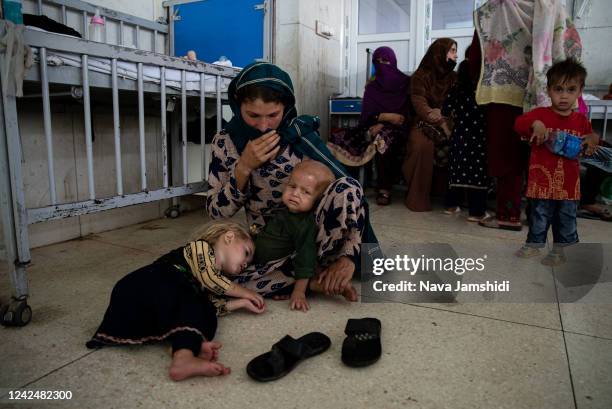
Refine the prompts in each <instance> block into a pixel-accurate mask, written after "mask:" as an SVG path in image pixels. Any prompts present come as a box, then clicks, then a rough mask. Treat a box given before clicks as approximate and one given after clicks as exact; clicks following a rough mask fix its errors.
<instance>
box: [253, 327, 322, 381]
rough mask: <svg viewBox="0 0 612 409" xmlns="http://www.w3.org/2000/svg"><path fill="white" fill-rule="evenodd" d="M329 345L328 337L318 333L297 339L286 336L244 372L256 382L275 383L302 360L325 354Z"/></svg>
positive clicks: (254, 360)
mask: <svg viewBox="0 0 612 409" xmlns="http://www.w3.org/2000/svg"><path fill="white" fill-rule="evenodd" d="M330 345H331V340H330V339H329V337H328V336H327V335H325V334H322V333H320V332H311V333H310V334H306V335H304V336H303V337H300V338H298V339H295V338H293V337H291V336H289V335H286V336H285V337H284V338H282V339H281V340H280V341H278V342H277V343H276V344H274V345H273V346H272V349H271V350H270V352H266V353H265V354H262V355H259V356H257V357H255V358H253V359H252V360H251V362H249V364H248V365H247V368H246V371H247V374H249V376H250V377H251V378H253V379H255V380H256V381H259V382H269V381H275V380H277V379H280V378H282V377H283V376H285V375H287V374H288V373H289V372H291V371H292V370H293V368H295V367H296V366H297V364H299V363H300V362H302V361H303V360H305V359H308V358H311V357H313V356H315V355H319V354H321V353H323V352H325V351H326V350H327V349H328V348H329V346H330Z"/></svg>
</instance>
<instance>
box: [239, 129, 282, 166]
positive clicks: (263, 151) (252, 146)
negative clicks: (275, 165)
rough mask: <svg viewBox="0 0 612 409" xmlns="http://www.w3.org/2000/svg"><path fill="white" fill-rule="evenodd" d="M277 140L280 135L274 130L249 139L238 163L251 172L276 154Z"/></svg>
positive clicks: (277, 149)
mask: <svg viewBox="0 0 612 409" xmlns="http://www.w3.org/2000/svg"><path fill="white" fill-rule="evenodd" d="M279 142H280V135H279V134H277V133H276V131H275V130H272V131H270V132H268V133H265V134H263V135H262V136H260V137H259V138H257V139H254V140H252V141H249V142H248V143H247V145H246V147H245V148H244V151H242V155H240V160H239V161H238V165H239V166H241V167H242V168H243V169H244V170H245V171H246V172H247V173H251V172H252V171H253V170H255V169H258V168H259V167H260V166H261V165H263V164H264V163H266V162H267V161H269V160H270V159H271V158H274V157H275V156H276V155H277V154H278V151H279V149H280V145H279Z"/></svg>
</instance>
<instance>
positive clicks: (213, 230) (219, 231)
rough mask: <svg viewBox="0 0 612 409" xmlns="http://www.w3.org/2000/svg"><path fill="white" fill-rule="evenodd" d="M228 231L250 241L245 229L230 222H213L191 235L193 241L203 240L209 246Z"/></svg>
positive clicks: (238, 224)
mask: <svg viewBox="0 0 612 409" xmlns="http://www.w3.org/2000/svg"><path fill="white" fill-rule="evenodd" d="M228 231H231V232H234V234H236V236H237V237H238V238H240V239H242V240H246V241H250V240H251V235H250V234H249V231H248V230H247V228H246V227H244V226H243V225H242V224H240V223H236V222H233V221H231V220H214V221H211V222H208V223H206V224H205V225H204V226H202V227H201V228H200V229H198V230H197V231H196V232H195V234H194V235H193V240H204V241H205V242H207V243H209V244H211V245H212V244H214V243H216V242H217V240H219V237H221V236H223V235H224V234H225V233H227V232H228Z"/></svg>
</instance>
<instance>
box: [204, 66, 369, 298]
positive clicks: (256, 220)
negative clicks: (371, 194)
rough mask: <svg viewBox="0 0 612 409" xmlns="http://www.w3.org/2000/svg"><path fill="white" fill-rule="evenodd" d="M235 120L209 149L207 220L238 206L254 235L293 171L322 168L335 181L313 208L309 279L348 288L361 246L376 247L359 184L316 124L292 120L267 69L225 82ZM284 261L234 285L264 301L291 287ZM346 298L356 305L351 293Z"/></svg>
mask: <svg viewBox="0 0 612 409" xmlns="http://www.w3.org/2000/svg"><path fill="white" fill-rule="evenodd" d="M228 94H229V99H230V106H231V108H232V112H233V114H234V116H233V118H232V120H231V121H230V122H229V124H228V126H227V127H226V129H225V130H223V131H221V132H220V133H219V134H217V135H216V136H215V138H214V139H213V143H212V161H211V164H210V171H209V176H208V183H209V185H210V187H209V190H208V196H207V199H206V209H207V211H208V215H209V216H210V217H211V218H213V219H219V218H226V217H231V216H233V215H234V214H235V213H236V212H237V211H238V210H240V209H242V208H244V209H245V211H246V217H247V221H248V224H249V226H250V227H251V231H253V232H256V231H259V230H260V229H261V228H262V227H263V226H265V225H266V223H267V222H268V221H269V220H270V219H271V218H272V217H273V215H274V214H275V212H278V211H280V210H281V209H282V206H283V205H282V200H281V198H282V192H283V188H284V186H285V184H286V183H287V180H288V179H289V175H290V174H291V172H292V170H293V168H294V167H295V166H296V165H297V164H298V163H300V162H302V161H303V160H305V159H308V158H309V159H313V160H317V161H319V162H322V163H324V164H325V165H326V166H328V167H329V168H330V170H331V171H332V172H333V173H334V176H335V178H336V180H335V181H334V182H333V183H332V184H331V185H330V186H329V187H328V188H327V189H326V190H325V193H324V194H323V196H322V198H321V200H320V201H319V203H318V204H317V206H316V208H315V211H314V213H315V221H316V223H317V235H316V240H317V258H318V262H319V266H320V270H319V271H320V272H319V274H318V275H317V277H316V278H315V279H316V280H317V281H318V282H319V283H320V285H321V286H322V287H323V289H324V291H325V292H326V293H329V294H342V293H346V290H347V289H350V288H351V279H352V277H353V274H354V272H355V265H356V263H357V262H358V261H359V258H360V244H361V243H362V242H364V243H377V240H376V237H375V236H374V232H373V231H372V228H371V226H370V224H369V220H368V208H367V203H366V201H365V198H364V195H363V190H362V188H361V186H360V185H359V183H358V182H357V181H356V180H354V179H352V178H350V177H346V176H345V175H346V173H345V171H344V169H343V167H342V165H340V164H339V163H338V162H337V161H336V160H335V159H334V158H333V156H332V155H331V153H330V152H329V150H328V149H327V148H326V147H325V144H324V143H323V141H322V140H321V139H320V137H319V135H318V133H317V129H318V125H319V119H318V118H317V117H311V116H306V115H303V116H300V117H297V112H296V109H295V96H294V93H293V84H292V82H291V78H290V77H289V75H288V74H287V73H286V72H284V71H283V70H281V69H280V68H279V67H277V66H275V65H273V64H269V63H262V62H260V63H253V64H251V65H249V66H247V67H245V68H244V69H243V70H242V72H241V73H240V75H238V76H237V77H236V78H234V80H232V82H231V83H230V86H229V89H228ZM291 269H292V265H291V259H290V258H284V259H281V260H277V261H273V262H269V263H266V264H265V265H253V266H250V267H248V268H247V269H246V270H245V271H243V272H242V273H241V274H240V275H239V276H238V277H237V278H236V281H237V282H238V283H240V284H242V285H244V286H245V287H247V288H249V289H253V290H255V291H257V292H258V293H260V294H263V295H270V294H274V293H278V292H280V291H281V290H286V287H288V286H289V285H291V284H293V282H294V279H293V278H291V277H290V275H291V274H289V273H290V272H291ZM350 298H351V299H352V300H356V299H357V296H356V293H355V292H354V291H353V292H352V296H351V297H350Z"/></svg>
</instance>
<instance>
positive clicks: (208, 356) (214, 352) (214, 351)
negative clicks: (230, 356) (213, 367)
mask: <svg viewBox="0 0 612 409" xmlns="http://www.w3.org/2000/svg"><path fill="white" fill-rule="evenodd" d="M221 347H222V345H221V343H220V342H214V341H213V342H208V341H204V342H202V346H201V347H200V355H198V357H199V358H202V359H204V360H205V361H211V362H215V361H216V360H217V359H219V350H220V349H221Z"/></svg>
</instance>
